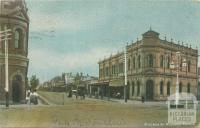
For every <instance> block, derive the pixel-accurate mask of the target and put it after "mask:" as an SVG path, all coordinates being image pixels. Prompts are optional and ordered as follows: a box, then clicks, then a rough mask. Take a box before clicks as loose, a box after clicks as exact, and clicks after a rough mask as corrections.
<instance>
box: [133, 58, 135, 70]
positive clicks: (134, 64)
mask: <svg viewBox="0 0 200 128" xmlns="http://www.w3.org/2000/svg"><path fill="white" fill-rule="evenodd" d="M133 69H135V57H133Z"/></svg>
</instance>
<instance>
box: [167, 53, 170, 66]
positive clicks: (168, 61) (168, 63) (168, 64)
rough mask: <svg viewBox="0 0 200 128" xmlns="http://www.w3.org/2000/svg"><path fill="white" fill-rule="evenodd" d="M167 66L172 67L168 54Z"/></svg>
mask: <svg viewBox="0 0 200 128" xmlns="http://www.w3.org/2000/svg"><path fill="white" fill-rule="evenodd" d="M167 68H170V57H169V56H167Z"/></svg>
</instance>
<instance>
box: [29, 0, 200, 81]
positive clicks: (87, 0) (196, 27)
mask: <svg viewBox="0 0 200 128" xmlns="http://www.w3.org/2000/svg"><path fill="white" fill-rule="evenodd" d="M26 1H27V5H28V8H29V17H30V37H29V58H30V65H29V76H31V75H33V74H36V75H37V76H38V77H39V78H40V79H41V80H42V81H44V80H47V79H50V78H52V77H53V76H55V75H60V74H61V73H62V72H83V73H85V74H86V73H88V74H91V75H95V76H98V61H99V59H103V58H104V56H109V55H110V54H111V53H116V52H117V50H122V48H123V46H125V44H126V43H127V42H131V41H132V40H133V41H136V39H137V37H138V38H139V39H141V34H143V33H144V32H146V31H148V30H149V28H150V26H151V27H152V29H153V30H155V31H157V32H159V33H160V38H164V36H165V35H166V37H167V39H168V40H170V39H171V38H173V39H174V40H175V41H176V42H177V41H178V40H180V41H183V42H185V43H188V44H192V47H193V48H196V46H198V47H199V48H200V2H194V1H193V2H189V1H163V2H161V1H155V0H154V1H153V0H151V1H143V2H140V1H134V0H26ZM199 50H200V49H199Z"/></svg>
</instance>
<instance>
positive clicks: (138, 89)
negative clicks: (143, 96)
mask: <svg viewBox="0 0 200 128" xmlns="http://www.w3.org/2000/svg"><path fill="white" fill-rule="evenodd" d="M139 95H140V82H139V81H137V96H139Z"/></svg>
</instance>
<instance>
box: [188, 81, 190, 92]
mask: <svg viewBox="0 0 200 128" xmlns="http://www.w3.org/2000/svg"><path fill="white" fill-rule="evenodd" d="M187 93H190V83H188V85H187Z"/></svg>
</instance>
